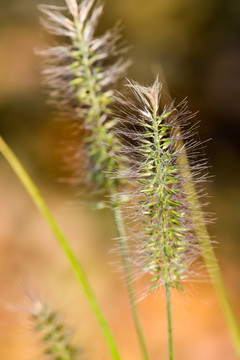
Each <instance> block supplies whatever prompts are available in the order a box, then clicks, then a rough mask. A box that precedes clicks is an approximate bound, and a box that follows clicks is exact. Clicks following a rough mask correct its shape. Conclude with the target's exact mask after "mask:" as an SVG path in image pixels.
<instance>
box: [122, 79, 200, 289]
mask: <svg viewBox="0 0 240 360" xmlns="http://www.w3.org/2000/svg"><path fill="white" fill-rule="evenodd" d="M129 87H130V88H131V89H132V91H133V93H134V94H135V97H136V101H132V100H129V99H126V98H123V97H121V98H120V99H119V102H120V104H121V106H122V109H123V110H122V115H121V119H122V122H124V121H125V122H126V123H127V125H126V129H127V130H125V131H123V135H124V137H125V143H126V145H125V151H124V152H125V157H126V158H127V159H128V161H129V163H130V165H131V166H130V170H129V172H128V178H129V180H131V181H135V188H136V189H137V191H135V194H136V192H137V193H138V198H139V200H138V204H137V206H135V214H136V218H137V219H139V218H140V219H141V225H140V227H141V228H140V230H138V235H139V236H138V238H140V239H138V244H137V247H138V251H137V260H136V261H137V263H139V262H140V266H141V269H143V270H144V272H147V273H149V274H150V280H151V282H152V286H151V290H154V289H156V288H158V287H160V286H161V285H163V284H165V285H166V284H167V285H168V286H170V287H177V288H180V289H182V285H181V281H182V280H184V279H185V278H187V277H188V276H189V274H190V273H191V270H190V265H191V263H192V262H193V261H194V259H195V258H196V256H197V254H198V246H197V244H196V239H195V236H194V232H193V228H194V226H193V224H192V222H191V219H190V216H189V209H188V205H187V204H186V198H185V194H184V189H183V186H182V185H183V182H184V181H186V178H184V177H183V176H182V174H183V172H184V169H183V167H182V165H181V158H182V156H183V151H185V150H184V147H183V146H182V145H181V141H182V140H183V138H184V135H182V134H183V132H182V129H181V131H180V125H179V124H178V120H179V117H180V116H179V115H181V114H180V111H179V109H177V108H176V107H175V106H174V104H170V105H169V106H165V107H164V108H163V110H162V111H161V109H160V95H161V84H160V83H159V81H158V80H156V82H155V83H154V84H153V86H151V87H143V86H140V85H138V84H137V83H130V84H129ZM186 136H187V135H186ZM126 139H127V141H126ZM191 146H192V148H194V144H193V142H192V143H191ZM139 194H140V195H139ZM134 196H135V195H134V194H133V196H132V197H133V198H134ZM133 202H134V199H133ZM140 240H141V241H140ZM135 254H136V251H135ZM135 254H133V256H135V257H136V255H135Z"/></svg>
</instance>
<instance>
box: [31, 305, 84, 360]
mask: <svg viewBox="0 0 240 360" xmlns="http://www.w3.org/2000/svg"><path fill="white" fill-rule="evenodd" d="M31 318H32V321H33V324H34V329H35V331H36V332H38V333H39V334H40V336H41V342H42V344H43V346H44V349H45V350H44V352H45V353H46V354H47V355H49V356H50V359H52V360H82V359H83V357H82V354H81V351H80V349H78V348H77V347H76V346H74V345H72V341H71V332H70V331H69V330H68V329H66V326H65V324H64V322H63V319H62V316H61V314H60V313H59V312H58V311H53V310H51V308H50V306H49V305H48V304H47V303H42V302H41V301H39V300H36V301H35V302H34V304H33V309H32V311H31Z"/></svg>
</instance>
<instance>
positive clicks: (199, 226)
mask: <svg viewBox="0 0 240 360" xmlns="http://www.w3.org/2000/svg"><path fill="white" fill-rule="evenodd" d="M182 145H183V144H180V146H182ZM179 162H180V165H181V167H182V168H183V169H184V174H185V176H186V179H188V180H186V182H185V183H184V185H183V186H184V191H185V192H186V195H187V197H188V202H189V204H190V211H191V217H192V220H193V223H194V225H195V231H196V234H197V237H198V240H199V244H200V247H201V250H202V256H203V259H204V262H205V264H206V267H207V269H208V273H209V276H210V278H211V281H212V284H213V286H214V288H215V292H216V294H217V297H218V300H219V302H220V305H221V307H222V310H223V313H224V316H225V319H226V322H227V325H228V328H229V331H230V334H231V336H232V340H233V343H234V346H235V350H236V353H237V356H238V359H240V327H239V323H238V320H237V317H236V314H235V312H234V309H233V306H232V304H231V301H230V298H229V295H228V291H227V289H226V286H225V284H224V280H223V277H222V274H221V271H220V268H219V265H218V262H217V259H216V256H215V253H214V250H213V246H212V243H211V239H210V236H209V234H208V231H207V227H206V225H205V222H204V217H203V214H202V211H201V205H200V202H199V200H198V197H197V193H196V189H195V186H194V183H193V180H192V176H191V172H190V167H189V163H188V158H187V154H186V151H185V154H184V156H183V157H182V158H179ZM186 172H187V174H186Z"/></svg>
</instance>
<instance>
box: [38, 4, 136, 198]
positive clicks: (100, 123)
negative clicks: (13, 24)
mask: <svg viewBox="0 0 240 360" xmlns="http://www.w3.org/2000/svg"><path fill="white" fill-rule="evenodd" d="M66 3H67V6H68V14H66V10H65V9H63V8H61V7H55V6H54V7H53V6H50V5H41V6H40V10H41V11H42V13H43V15H44V16H43V17H42V19H41V22H42V24H43V25H44V27H45V29H46V30H47V31H48V32H50V33H51V34H53V35H58V36H61V37H62V38H63V39H64V40H65V42H64V43H62V44H60V45H57V46H52V47H49V48H48V49H46V50H43V51H40V54H41V55H42V56H43V58H44V62H43V81H44V83H45V85H46V87H47V88H48V90H49V91H50V97H51V99H52V101H53V102H54V103H55V105H56V107H57V108H58V109H59V111H60V113H62V114H63V113H64V114H67V116H68V117H70V118H71V121H73V120H74V121H75V123H76V128H77V131H80V130H81V131H82V130H83V129H84V130H85V132H86V136H85V146H84V150H85V155H84V156H86V159H87V160H86V163H85V166H86V168H87V170H88V171H87V178H86V179H85V184H86V183H89V181H91V183H92V184H94V186H95V190H97V191H98V192H99V191H100V192H108V190H109V188H111V187H112V186H118V184H119V179H116V178H113V177H112V176H111V175H110V174H111V173H112V169H118V168H119V167H120V163H121V158H120V157H119V156H118V151H119V147H120V144H119V141H118V138H117V137H116V134H115V132H114V131H113V128H114V126H115V125H116V124H115V121H114V120H113V119H112V117H111V112H112V110H111V107H112V104H113V102H114V97H113V93H114V89H115V87H116V83H117V82H118V80H119V78H121V77H122V76H123V74H124V72H125V70H126V68H127V67H128V66H129V61H126V60H125V59H124V58H123V57H122V55H123V54H124V53H125V52H126V48H125V47H124V46H123V45H121V44H120V39H121V35H120V34H119V26H118V25H117V26H116V27H115V28H114V29H112V30H109V31H107V32H106V33H105V34H103V35H102V36H98V37H96V36H95V29H96V26H97V23H98V20H99V17H100V15H101V14H102V10H103V5H101V4H100V5H99V4H98V5H96V4H95V1H94V0H84V1H82V2H81V3H80V5H78V4H77V1H76V0H68V1H66ZM66 39H67V41H66ZM74 152H75V154H74V159H75V161H71V167H72V170H73V176H74V178H75V181H76V182H82V180H83V179H82V176H81V173H82V170H81V171H80V169H79V165H80V163H79V158H81V157H82V156H83V154H82V146H81V144H79V143H77V144H75V150H74ZM71 160H72V159H71Z"/></svg>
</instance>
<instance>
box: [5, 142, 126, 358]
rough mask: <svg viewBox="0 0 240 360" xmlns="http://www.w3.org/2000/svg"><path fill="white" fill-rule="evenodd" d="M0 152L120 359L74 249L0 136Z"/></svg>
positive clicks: (113, 356) (113, 351)
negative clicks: (45, 227)
mask: <svg viewBox="0 0 240 360" xmlns="http://www.w3.org/2000/svg"><path fill="white" fill-rule="evenodd" d="M0 152H1V153H2V154H3V156H4V157H5V159H6V160H7V162H8V163H9V165H10V166H11V168H12V169H13V171H14V172H15V174H16V175H17V177H18V178H19V180H20V181H21V183H22V184H23V186H24V187H25V189H26V191H27V192H28V194H29V195H30V197H31V199H32V200H33V202H34V204H35V205H36V207H37V208H38V209H39V211H40V212H41V214H42V215H43V217H44V218H45V219H46V221H47V223H48V224H49V226H50V228H51V229H52V231H53V233H54V235H55V237H56V239H57V241H58V242H59V244H60V246H61V248H62V250H63V252H64V254H65V255H66V257H67V258H68V260H69V262H70V264H71V266H72V269H73V271H74V273H75V275H76V276H77V279H78V281H79V283H80V284H81V286H82V288H83V290H84V292H85V294H86V296H87V299H88V301H89V303H90V305H91V307H92V310H93V312H94V314H95V316H96V318H97V320H98V323H99V325H100V327H101V329H102V331H103V333H104V335H105V339H106V341H107V344H108V346H109V350H110V352H111V355H112V359H114V360H120V355H119V352H118V349H117V345H116V342H115V339H114V337H113V334H112V332H111V330H110V328H109V325H108V323H107V321H106V319H105V317H104V315H103V313H102V310H101V308H100V306H99V304H98V301H97V300H96V297H95V295H94V293H93V290H92V288H91V286H90V284H89V282H88V280H87V277H86V275H85V273H84V271H83V269H82V266H81V265H80V263H79V261H78V259H77V257H76V255H75V253H74V251H73V250H72V248H71V246H70V244H69V242H68V240H67V238H66V237H65V235H64V234H63V233H62V231H61V229H60V228H59V226H58V224H57V223H56V221H55V219H54V218H53V216H52V214H51V212H50V210H49V208H48V206H47V204H46V203H45V201H44V199H43V198H42V196H41V194H40V192H39V190H38V188H37V187H36V185H35V184H34V182H33V181H32V179H31V178H30V176H29V175H28V174H27V172H26V171H25V169H24V168H23V166H22V164H21V163H20V161H19V160H18V159H17V157H16V156H15V155H14V153H13V152H12V150H11V149H10V148H9V147H8V145H7V144H6V143H5V142H4V140H3V139H2V138H1V137H0Z"/></svg>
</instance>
